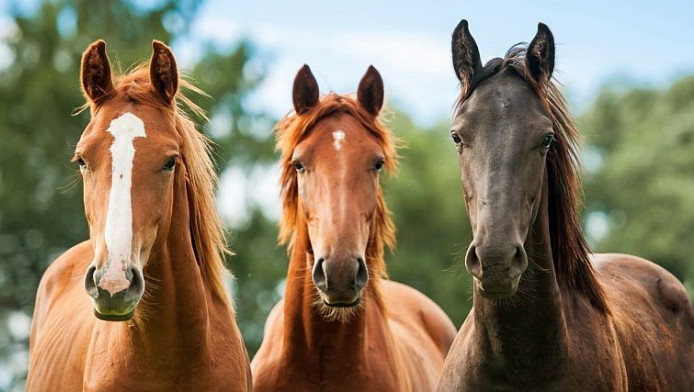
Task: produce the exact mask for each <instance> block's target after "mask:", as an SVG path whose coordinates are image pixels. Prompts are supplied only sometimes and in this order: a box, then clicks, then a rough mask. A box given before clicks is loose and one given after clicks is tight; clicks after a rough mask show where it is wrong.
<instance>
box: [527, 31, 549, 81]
mask: <svg viewBox="0 0 694 392" xmlns="http://www.w3.org/2000/svg"><path fill="white" fill-rule="evenodd" d="M525 64H526V67H527V69H528V71H529V72H530V76H531V77H532V78H533V79H535V81H536V82H538V83H546V82H548V81H549V79H550V78H551V77H552V71H554V36H553V35H552V32H551V31H550V30H549V27H547V25H545V24H544V23H538V24H537V34H535V38H533V40H532V42H530V45H528V50H527V52H526V54H525Z"/></svg>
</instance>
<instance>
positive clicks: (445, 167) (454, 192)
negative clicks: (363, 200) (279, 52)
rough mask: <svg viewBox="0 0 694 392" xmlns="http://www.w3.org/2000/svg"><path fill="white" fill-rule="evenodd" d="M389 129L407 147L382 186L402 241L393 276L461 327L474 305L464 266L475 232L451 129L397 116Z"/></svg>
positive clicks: (390, 259) (391, 266)
mask: <svg viewBox="0 0 694 392" xmlns="http://www.w3.org/2000/svg"><path fill="white" fill-rule="evenodd" d="M389 125H390V128H391V129H392V130H393V132H394V133H395V134H396V135H397V136H398V137H399V138H400V139H401V140H402V141H403V142H404V145H405V148H403V149H401V151H400V155H401V156H402V158H401V160H400V168H399V170H398V172H397V173H395V175H394V176H393V177H392V178H391V179H390V180H385V181H383V182H384V185H385V190H386V200H387V203H388V207H389V208H390V209H391V211H392V212H393V218H394V221H395V227H396V228H397V240H398V243H397V248H396V250H395V253H394V254H392V255H388V256H387V257H386V261H387V263H388V273H389V276H390V278H391V279H393V280H396V281H399V282H404V283H407V284H408V285H410V286H412V287H414V288H416V289H418V290H420V291H421V292H423V293H425V294H426V295H427V296H429V297H430V298H431V299H433V300H434V302H436V303H437V304H439V305H440V306H441V307H442V308H443V309H444V310H445V311H446V313H447V314H448V316H449V317H450V318H451V320H453V323H454V324H455V325H456V326H457V327H458V326H460V325H461V324H462V323H463V321H464V320H465V317H466V316H467V314H468V312H469V311H470V307H471V305H472V284H471V282H470V280H469V277H468V276H469V275H468V274H467V272H466V271H465V267H464V263H463V258H464V256H465V252H466V251H467V246H468V244H469V243H470V241H471V240H472V231H471V229H470V224H469V221H468V219H467V215H466V212H465V203H464V200H463V192H462V186H461V181H460V168H459V164H458V155H457V152H456V149H455V148H454V146H453V142H451V140H450V137H449V128H450V124H449V122H448V121H447V120H446V121H445V122H442V123H440V124H438V125H436V126H434V127H432V128H430V129H422V128H420V127H418V126H417V125H415V124H414V123H412V122H411V121H410V119H409V118H408V117H407V116H406V115H405V114H404V113H401V112H396V113H395V117H394V119H393V121H391V122H390V123H389Z"/></svg>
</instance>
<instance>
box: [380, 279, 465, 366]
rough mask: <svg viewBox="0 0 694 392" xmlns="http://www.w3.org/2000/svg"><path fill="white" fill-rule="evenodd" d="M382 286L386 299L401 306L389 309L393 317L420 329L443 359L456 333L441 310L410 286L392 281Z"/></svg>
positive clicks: (451, 323) (387, 281)
mask: <svg viewBox="0 0 694 392" xmlns="http://www.w3.org/2000/svg"><path fill="white" fill-rule="evenodd" d="M382 285H383V290H384V295H385V297H386V298H397V299H398V300H397V301H398V303H400V304H402V305H401V306H398V307H392V308H389V310H388V311H389V312H390V313H391V314H392V315H393V317H394V318H397V319H399V320H400V321H402V322H406V323H408V324H412V325H413V328H414V327H415V326H417V327H419V328H422V329H423V330H424V331H425V332H426V334H427V335H428V336H429V338H430V339H431V340H432V341H433V343H434V344H435V346H436V347H437V349H438V351H439V352H440V353H441V356H442V357H443V358H445V357H446V354H448V350H449V349H450V347H451V344H452V343H453V340H454V339H455V335H456V332H457V331H456V328H455V325H453V322H452V321H451V319H450V318H449V317H448V316H447V315H446V313H445V312H444V311H443V309H441V307H439V306H438V305H437V304H436V303H435V302H434V301H432V300H431V299H430V298H429V297H427V296H426V295H424V294H422V293H421V292H419V291H417V290H416V289H414V288H412V287H410V286H407V285H404V284H402V283H398V282H394V281H392V280H383V283H382Z"/></svg>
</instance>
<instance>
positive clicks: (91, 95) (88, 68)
mask: <svg viewBox="0 0 694 392" xmlns="http://www.w3.org/2000/svg"><path fill="white" fill-rule="evenodd" d="M80 77H81V79H82V92H83V93H84V96H85V98H87V99H88V100H91V101H97V100H98V99H99V98H101V97H103V96H104V95H106V94H108V93H109V92H111V91H112V90H113V81H112V80H111V65H110V64H109V61H108V56H107V55H106V42H104V41H103V40H98V41H96V42H94V43H92V44H91V45H89V47H88V48H87V50H85V51H84V54H83V55H82V69H81V76H80Z"/></svg>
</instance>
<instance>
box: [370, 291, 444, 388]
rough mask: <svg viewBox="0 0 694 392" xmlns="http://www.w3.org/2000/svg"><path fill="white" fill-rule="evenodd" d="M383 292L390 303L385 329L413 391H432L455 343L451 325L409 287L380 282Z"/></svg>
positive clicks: (419, 294)
mask: <svg viewBox="0 0 694 392" xmlns="http://www.w3.org/2000/svg"><path fill="white" fill-rule="evenodd" d="M382 290H383V296H384V298H388V299H389V300H388V309H387V313H386V314H387V315H388V322H389V323H388V325H389V328H390V330H391V333H392V334H393V338H394V340H395V342H396V344H397V346H398V351H399V352H400V353H401V358H402V359H403V360H404V362H403V364H404V365H405V366H406V367H407V369H409V373H410V374H411V383H412V385H411V387H412V389H413V390H429V389H433V388H434V387H435V385H436V382H437V381H438V377H439V374H440V372H441V368H442V367H443V362H444V360H445V358H446V354H447V353H448V350H449V348H450V346H451V344H452V343H453V339H455V335H456V330H455V327H454V325H453V322H451V320H450V319H449V318H448V316H446V314H445V313H444V312H443V310H441V308H440V307H439V306H438V305H436V304H435V303H434V302H433V301H432V300H431V299H429V298H428V297H426V296H425V295H424V294H422V293H420V292H419V291H417V290H415V289H413V288H411V287H409V286H406V285H404V284H401V283H397V282H393V281H390V280H383V281H382Z"/></svg>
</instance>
